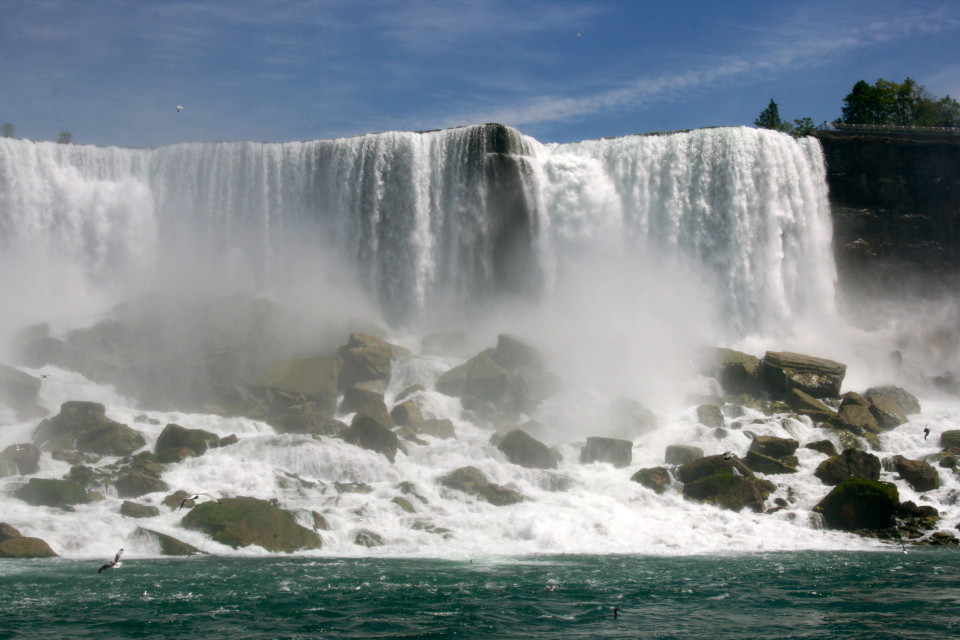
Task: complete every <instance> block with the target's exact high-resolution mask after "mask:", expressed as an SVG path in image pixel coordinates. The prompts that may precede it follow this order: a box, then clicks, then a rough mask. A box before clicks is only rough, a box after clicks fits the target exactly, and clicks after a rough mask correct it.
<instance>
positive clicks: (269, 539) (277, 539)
mask: <svg viewBox="0 0 960 640" xmlns="http://www.w3.org/2000/svg"><path fill="white" fill-rule="evenodd" d="M181 524H182V525H183V526H184V527H185V528H187V529H193V530H196V531H202V532H203V533H206V534H207V535H209V536H210V537H211V538H213V540H215V541H216V542H219V543H220V544H225V545H227V546H230V547H233V548H234V549H237V548H240V547H248V546H250V545H258V546H261V547H263V548H264V549H266V550H267V551H273V552H284V553H292V552H294V551H300V550H303V549H319V548H320V547H321V546H322V545H323V541H322V540H321V538H320V536H319V535H317V534H316V533H315V532H313V531H311V530H310V529H307V528H305V527H302V526H300V525H299V524H297V522H296V519H295V518H294V516H293V514H292V513H290V512H289V511H285V510H283V509H281V508H279V507H276V506H274V505H272V504H270V503H269V502H267V501H266V500H260V499H258V498H251V497H245V496H241V497H237V498H223V499H221V500H220V503H216V502H204V503H201V504H198V505H197V506H195V507H194V508H193V509H192V510H191V511H190V513H188V514H187V515H186V516H184V517H183V519H182V520H181Z"/></svg>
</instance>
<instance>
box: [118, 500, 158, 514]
mask: <svg viewBox="0 0 960 640" xmlns="http://www.w3.org/2000/svg"><path fill="white" fill-rule="evenodd" d="M120 515H122V516H124V517H126V518H155V517H156V516H158V515H160V509H158V508H156V507H153V506H150V505H148V504H140V503H139V502H134V501H132V500H124V501H123V503H122V504H121V505H120Z"/></svg>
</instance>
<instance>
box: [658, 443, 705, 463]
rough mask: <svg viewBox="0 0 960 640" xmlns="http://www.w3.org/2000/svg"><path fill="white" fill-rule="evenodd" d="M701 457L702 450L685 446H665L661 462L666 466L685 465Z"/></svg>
mask: <svg viewBox="0 0 960 640" xmlns="http://www.w3.org/2000/svg"><path fill="white" fill-rule="evenodd" d="M702 457H703V449H701V448H700V447H692V446H690V445H686V444H671V445H667V450H666V451H665V452H664V455H663V461H664V462H666V463H667V464H686V463H688V462H692V461H693V460H697V459H699V458H702Z"/></svg>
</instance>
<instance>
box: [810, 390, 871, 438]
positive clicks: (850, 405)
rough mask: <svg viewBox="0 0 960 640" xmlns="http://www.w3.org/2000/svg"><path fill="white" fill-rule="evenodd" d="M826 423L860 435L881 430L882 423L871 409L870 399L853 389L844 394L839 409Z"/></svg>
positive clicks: (828, 425)
mask: <svg viewBox="0 0 960 640" xmlns="http://www.w3.org/2000/svg"><path fill="white" fill-rule="evenodd" d="M824 424H825V426H827V427H830V428H832V429H841V430H843V431H849V432H850V433H853V434H855V435H858V436H860V435H864V434H867V433H879V432H880V425H879V424H877V419H876V418H875V417H874V415H873V412H872V411H871V410H870V401H869V400H867V399H866V398H864V397H863V396H862V395H860V394H859V393H855V392H853V391H848V392H847V393H845V394H843V400H842V401H841V402H840V409H839V411H837V414H836V415H835V416H833V417H831V418H830V419H829V420H827V421H826V422H825V423H824Z"/></svg>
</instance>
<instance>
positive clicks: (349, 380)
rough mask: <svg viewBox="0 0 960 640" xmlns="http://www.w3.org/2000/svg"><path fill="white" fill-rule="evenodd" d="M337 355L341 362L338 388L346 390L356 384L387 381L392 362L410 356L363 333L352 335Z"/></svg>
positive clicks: (406, 352) (404, 350)
mask: <svg viewBox="0 0 960 640" xmlns="http://www.w3.org/2000/svg"><path fill="white" fill-rule="evenodd" d="M337 355H339V356H340V359H341V360H342V361H343V369H341V371H340V377H339V384H340V388H341V389H346V388H348V387H351V386H353V385H355V384H357V383H358V382H367V381H371V380H389V379H390V367H391V365H392V363H393V360H395V359H396V358H400V357H403V356H407V355H410V351H409V350H407V349H404V348H403V347H400V346H398V345H395V344H390V343H389V342H386V341H384V340H381V339H380V338H377V337H374V336H371V335H368V334H365V333H354V334H351V335H350V339H349V341H347V344H346V345H344V346H342V347H340V349H339V350H338V351H337Z"/></svg>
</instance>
